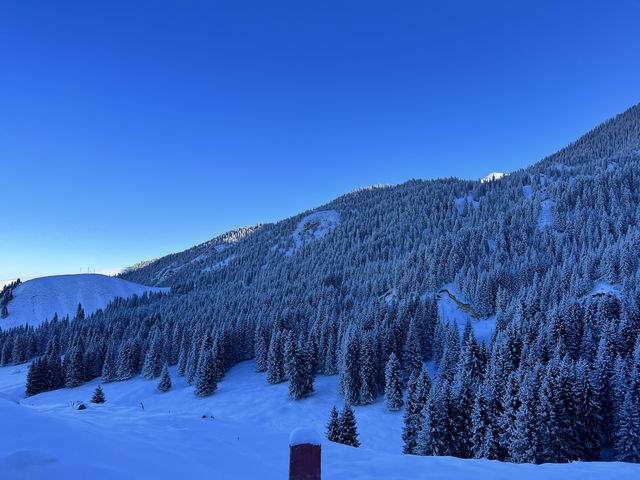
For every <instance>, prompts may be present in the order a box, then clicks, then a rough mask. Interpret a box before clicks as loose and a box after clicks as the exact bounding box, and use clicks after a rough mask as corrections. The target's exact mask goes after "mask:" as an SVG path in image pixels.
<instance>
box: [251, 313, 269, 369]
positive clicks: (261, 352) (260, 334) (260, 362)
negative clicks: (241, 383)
mask: <svg viewBox="0 0 640 480" xmlns="http://www.w3.org/2000/svg"><path fill="white" fill-rule="evenodd" d="M254 356H255V359H256V368H255V370H256V372H264V371H266V370H267V364H268V357H269V345H268V344H267V338H266V333H265V331H264V328H263V327H262V324H259V325H258V328H256V333H255V337H254Z"/></svg>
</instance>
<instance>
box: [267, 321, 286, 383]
mask: <svg viewBox="0 0 640 480" xmlns="http://www.w3.org/2000/svg"><path fill="white" fill-rule="evenodd" d="M281 336H282V335H281V333H280V332H274V334H273V335H272V336H271V342H270V343H269V355H268V358H267V383H270V384H271V385H275V384H276V383H280V382H283V381H284V379H285V371H284V367H285V363H284V352H283V343H282V341H281Z"/></svg>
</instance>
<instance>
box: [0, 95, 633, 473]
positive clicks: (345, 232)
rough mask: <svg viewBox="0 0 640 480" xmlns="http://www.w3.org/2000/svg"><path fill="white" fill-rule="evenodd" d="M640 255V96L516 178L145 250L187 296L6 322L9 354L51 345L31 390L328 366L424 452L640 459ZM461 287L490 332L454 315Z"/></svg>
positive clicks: (422, 190) (302, 376)
mask: <svg viewBox="0 0 640 480" xmlns="http://www.w3.org/2000/svg"><path fill="white" fill-rule="evenodd" d="M167 221H168V222H169V223H170V219H168V220H167ZM639 256H640V105H636V106H635V107H632V108H631V109H629V110H627V111H626V112H624V113H623V114H621V115H619V116H617V117H616V118H614V119H611V120H609V121H607V122H605V123H604V124H602V125H600V126H599V127H597V128H595V129H594V130H592V131H591V132H589V133H588V134H586V135H585V136H583V137H582V138H580V139H579V140H578V141H576V142H575V143H573V144H571V145H569V146H567V147H566V148H564V149H562V150H561V151H559V152H558V153H556V154H554V155H551V156H549V157H547V158H545V159H543V160H542V161H541V162H539V163H537V164H535V165H533V166H532V167H530V168H528V169H525V170H520V171H517V172H513V173H511V174H509V175H507V176H504V177H502V178H499V179H497V180H493V181H485V182H479V181H478V182H475V181H466V180H459V179H453V178H451V179H442V180H429V181H422V180H411V181H408V182H406V183H404V184H401V185H397V186H393V187H388V186H384V187H383V186H377V187H370V188H365V189H361V190H357V191H354V192H351V193H349V194H346V195H344V196H342V197H340V198H338V199H336V200H334V201H332V202H330V203H328V204H326V205H323V206H321V207H319V208H317V209H316V210H313V211H308V212H304V213H301V214H300V215H298V216H295V217H292V218H289V219H286V220H283V221H281V222H278V223H276V224H264V225H257V226H255V227H247V228H242V229H239V230H237V231H232V232H229V233H226V234H224V235H222V236H220V237H217V238H215V239H213V240H211V241H209V242H206V243H204V244H201V245H198V246H196V247H193V248H191V249H189V250H186V251H184V252H181V253H176V254H173V255H169V256H167V257H164V258H161V259H158V260H154V261H150V262H143V263H141V264H139V265H137V266H135V267H134V268H132V269H131V270H130V271H128V272H126V273H124V274H122V278H124V279H126V280H130V281H133V282H136V283H140V284H144V285H154V286H169V287H171V292H170V293H168V294H162V293H155V294H150V295H146V294H145V295H143V296H141V297H134V298H132V299H128V300H122V299H117V300H116V301H114V302H112V303H111V304H109V305H108V306H107V307H106V308H105V309H104V310H99V311H97V312H96V313H94V314H92V315H90V316H88V317H87V318H84V319H82V318H78V319H75V320H74V319H67V318H65V319H57V320H55V321H51V322H46V323H43V324H42V325H40V326H39V327H38V328H35V329H34V328H32V327H24V328H15V329H11V330H8V331H4V332H1V333H0V347H1V356H0V364H1V365H6V364H8V363H11V362H13V363H23V362H26V361H28V360H30V359H32V358H34V357H37V358H38V360H37V361H35V362H34V363H33V364H32V368H31V373H30V378H29V385H28V394H34V393H38V392H40V391H44V390H50V389H55V388H60V387H62V386H65V385H66V386H68V387H73V386H77V385H80V384H81V383H83V382H85V381H87V380H90V379H93V378H95V377H97V376H100V375H102V377H103V381H104V382H109V381H116V380H126V379H129V378H132V377H133V376H134V375H135V374H136V373H138V372H142V374H143V376H145V377H146V378H150V379H151V378H156V377H158V376H159V375H160V373H161V370H162V367H163V364H164V363H167V364H168V365H176V364H177V365H178V372H179V373H180V374H181V375H184V376H186V377H187V379H188V381H189V382H190V383H193V385H194V392H195V394H196V395H201V396H205V395H210V394H215V393H214V392H215V390H216V385H217V382H219V381H221V380H222V379H223V377H224V374H225V372H226V371H227V370H228V369H229V368H230V367H231V366H233V365H234V364H236V363H237V362H239V361H241V360H246V359H252V358H254V359H255V364H256V370H258V371H265V370H266V371H267V379H268V381H269V382H270V383H279V382H283V381H289V382H290V387H289V391H290V395H291V398H292V399H293V400H295V399H298V398H301V397H303V396H305V395H307V394H309V393H310V392H311V391H312V390H313V378H314V377H315V375H317V374H325V375H340V385H341V392H342V394H343V396H344V398H345V400H346V401H347V402H348V403H350V404H353V405H359V404H367V403H371V402H374V401H376V399H377V398H378V396H379V395H383V394H384V396H385V402H386V405H387V406H388V408H389V409H391V410H394V409H400V408H402V406H403V404H406V409H405V414H404V415H405V430H404V434H403V437H404V441H405V453H412V454H418V455H453V456H459V457H478V458H490V459H499V460H508V461H515V462H536V463H539V462H566V461H571V460H576V459H580V460H597V459H610V458H611V457H612V455H613V457H615V458H616V459H618V460H625V461H634V462H639V461H640V418H639V415H640V414H639V410H640V337H639V336H640V282H639V275H640V272H639ZM446 285H451V288H453V289H455V291H456V292H457V293H458V294H459V295H460V296H461V297H463V298H465V299H466V300H467V301H469V302H470V311H472V312H473V315H474V316H476V317H479V318H489V317H491V318H495V332H494V335H493V336H492V338H491V340H490V341H489V342H486V343H484V342H479V341H477V340H476V338H475V335H474V332H473V327H472V326H471V323H470V324H469V325H468V326H467V328H465V329H464V334H463V335H462V336H461V335H460V333H459V332H460V328H461V327H462V326H458V325H455V324H454V323H452V322H451V321H450V319H449V318H447V317H446V316H445V315H442V314H441V310H439V308H438V303H437V300H436V295H437V294H438V292H440V291H441V290H442V289H443V288H444V287H445V286H446ZM7 308H8V309H9V311H10V310H11V302H10V301H8V303H7ZM61 355H64V357H63V358H64V359H63V360H62V361H61ZM425 362H426V363H425ZM426 365H434V366H435V368H436V374H435V376H433V375H429V374H428V373H427V366H426ZM403 392H404V393H403ZM611 452H613V454H611Z"/></svg>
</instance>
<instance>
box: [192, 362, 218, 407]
mask: <svg viewBox="0 0 640 480" xmlns="http://www.w3.org/2000/svg"><path fill="white" fill-rule="evenodd" d="M217 388H218V383H217V381H216V369H215V364H214V359H213V353H212V352H211V350H206V351H205V352H204V353H203V355H202V357H201V358H200V362H199V363H198V369H197V373H196V384H195V389H194V393H195V394H196V396H198V397H208V396H210V395H212V394H213V392H215V391H216V389H217Z"/></svg>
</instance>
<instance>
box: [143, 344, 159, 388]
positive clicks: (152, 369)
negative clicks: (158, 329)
mask: <svg viewBox="0 0 640 480" xmlns="http://www.w3.org/2000/svg"><path fill="white" fill-rule="evenodd" d="M160 349H161V345H160V341H159V336H158V335H154V339H153V340H152V341H151V345H149V349H148V350H147V354H146V355H145V357H144V365H143V366H142V376H143V377H144V378H146V379H147V380H153V379H154V378H158V376H159V375H160V372H161V371H162V362H161V360H160V353H161V352H160Z"/></svg>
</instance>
